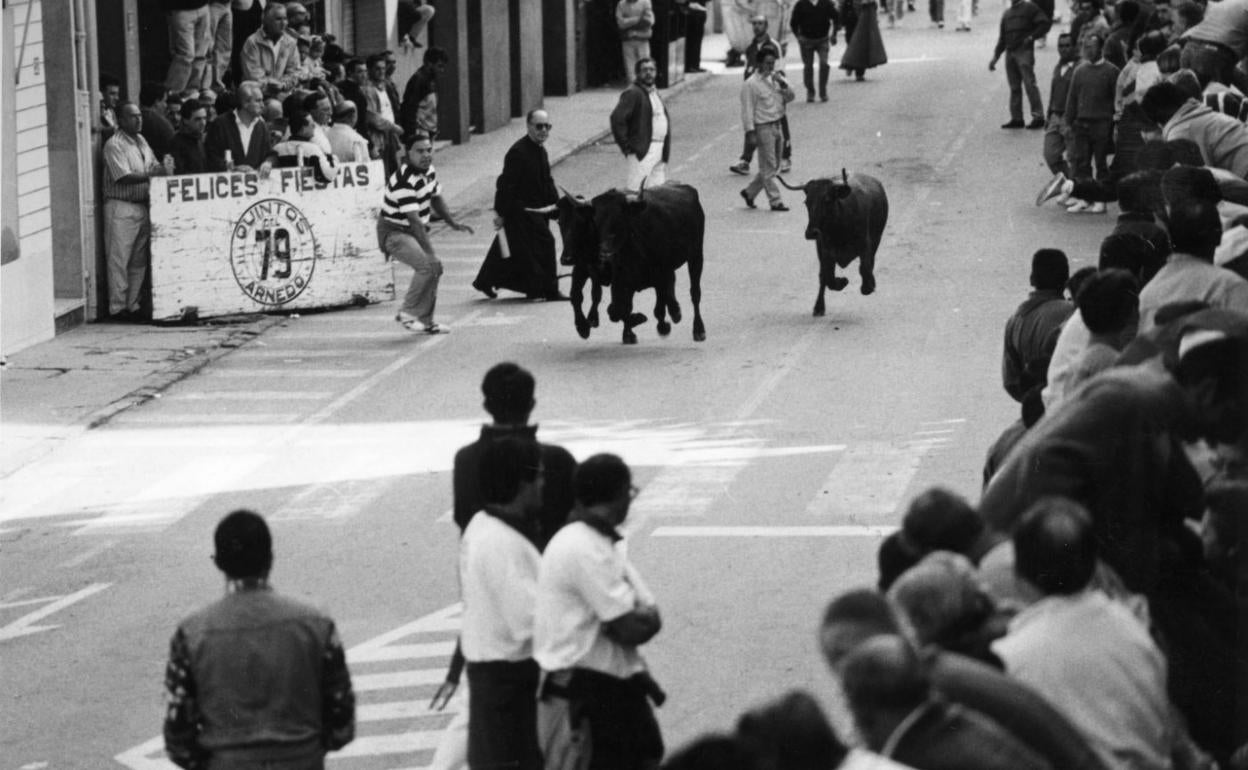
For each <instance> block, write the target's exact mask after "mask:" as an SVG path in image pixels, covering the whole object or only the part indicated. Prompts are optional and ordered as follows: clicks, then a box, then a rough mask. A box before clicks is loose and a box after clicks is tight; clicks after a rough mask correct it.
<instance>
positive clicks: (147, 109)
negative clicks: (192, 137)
mask: <svg viewBox="0 0 1248 770" xmlns="http://www.w3.org/2000/svg"><path fill="white" fill-rule="evenodd" d="M166 94H167V92H166V91H165V85H164V83H158V82H156V81H154V80H152V81H148V82H146V83H144V84H143V86H142V87H141V88H140V89H139V107H140V108H141V111H142V113H143V131H142V134H143V138H144V139H146V140H147V146H148V147H151V148H152V152H153V153H154V154H155V155H156V159H157V160H164V158H165V156H166V155H168V154H169V146H170V143H171V142H172V141H173V124H172V123H170V122H169V117H168V113H167V112H166V111H165V96H166Z"/></svg>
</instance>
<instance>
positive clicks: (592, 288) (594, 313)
mask: <svg viewBox="0 0 1248 770" xmlns="http://www.w3.org/2000/svg"><path fill="white" fill-rule="evenodd" d="M600 302H602V284H600V283H598V282H597V281H595V280H593V279H592V278H591V279H590V283H589V316H588V317H589V325H590V326H592V327H593V328H595V329H597V328H598V304H599V303H600Z"/></svg>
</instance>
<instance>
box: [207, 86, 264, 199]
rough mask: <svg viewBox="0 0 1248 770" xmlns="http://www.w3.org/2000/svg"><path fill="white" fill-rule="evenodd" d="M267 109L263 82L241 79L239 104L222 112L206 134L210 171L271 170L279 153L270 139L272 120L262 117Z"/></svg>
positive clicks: (262, 171) (261, 171)
mask: <svg viewBox="0 0 1248 770" xmlns="http://www.w3.org/2000/svg"><path fill="white" fill-rule="evenodd" d="M263 109H264V93H263V92H262V91H261V90H260V84H259V83H256V82H254V81H250V80H248V81H244V82H243V83H241V84H240V85H239V86H238V106H237V107H235V108H234V109H233V110H231V111H229V112H226V113H224V114H222V115H218V116H217V119H216V120H214V121H212V123H211V124H209V126H208V130H207V133H206V134H205V136H204V152H205V153H206V154H207V156H208V170H209V171H258V172H260V174H261V176H264V175H266V174H268V170H269V168H271V167H272V166H273V160H274V157H275V156H274V154H273V149H272V144H271V143H270V141H269V127H268V124H266V123H265V122H264V118H262V117H260V113H261V111H262V110H263ZM244 133H246V140H245V141H244ZM227 153H228V155H227Z"/></svg>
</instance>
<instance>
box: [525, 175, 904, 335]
mask: <svg viewBox="0 0 1248 770" xmlns="http://www.w3.org/2000/svg"><path fill="white" fill-rule="evenodd" d="M781 181H782V182H783V181H784V180H781ZM784 185H785V186H786V187H788V188H789V189H791V190H802V191H803V192H804V193H805V196H806V212H807V216H808V221H807V223H806V232H805V235H806V238H807V240H813V241H815V242H816V249H817V252H818V256H819V294H818V298H817V299H816V301H815V307H814V315H816V316H821V315H823V314H824V290H825V289H832V290H833V291H841V290H842V289H844V288H845V287H846V286H847V285H848V284H849V280H848V279H846V278H843V277H838V276H837V275H836V268H837V267H838V266H839V267H841V268H842V269H844V268H846V267H848V266H849V264H850V263H851V262H853V261H854V260H855V259H857V260H858V261H859V275H860V276H861V277H862V293H863V294H870V293H872V292H873V291H875V253H876V250H877V249H878V248H879V245H880V237H881V235H882V234H883V232H884V226H885V224H886V223H887V221H888V198H887V196H886V195H885V194H884V186H883V185H882V184H880V182H879V180H877V179H875V178H874V177H870V176H867V175H866V174H852V175H851V174H847V173H846V172H845V171H844V170H842V171H841V178H840V179H835V178H821V179H813V180H811V181H809V182H806V183H805V184H804V185H802V186H800V187H793V186H792V185H789V184H788V183H787V182H784ZM541 211H542V212H543V213H551V214H553V213H557V214H558V220H559V229H560V232H561V234H562V236H563V255H562V256H561V258H560V262H562V263H563V264H564V265H567V266H570V267H571V268H572V289H571V298H572V307H573V312H574V313H575V316H576V331H577V333H578V334H580V335H581V337H582V338H585V339H588V338H589V334H590V330H591V329H592V328H594V327H596V326H598V322H599V317H598V305H599V303H600V302H601V300H602V289H603V287H604V286H605V287H609V288H610V290H611V297H610V301H609V302H608V304H607V317H608V318H609V319H610V320H611V321H616V322H620V323H623V325H624V343H625V344H626V345H632V344H636V342H637V334H636V333H635V332H634V331H633V329H634V327H636V326H638V325H639V324H643V323H645V322H646V321H647V320H648V319H647V317H646V315H645V314H644V313H640V312H636V311H634V310H633V298H634V296H635V295H636V294H637V293H638V292H640V291H643V290H645V289H654V293H655V300H654V316H655V320H656V322H657V328H658V332H659V334H660V335H663V336H666V335H667V334H668V333H670V332H671V330H672V327H671V324H669V323H668V320H667V319H668V318H669V317H670V318H671V323H680V319H681V315H682V312H681V309H680V302H679V301H678V300H677V298H676V271H678V270H679V269H680V268H681V267H685V266H687V267H688V272H689V299H690V301H691V302H692V304H693V339H694V340H695V341H697V342H702V341H703V340H705V339H706V326H705V325H704V324H703V322H702V311H701V303H702V267H703V264H704V254H703V251H702V241H703V236H704V235H705V231H706V214H705V212H704V211H703V210H702V202H701V200H700V199H699V197H698V191H697V190H696V189H694V188H693V187H691V186H689V185H687V184H680V183H676V182H669V183H667V184H663V185H659V186H657V187H651V188H649V189H644V188H643V189H642V191H641V192H640V193H637V194H632V193H625V192H623V191H620V190H608V191H607V192H604V193H602V194H601V195H598V196H596V197H594V198H593V200H589V201H587V200H585V199H584V198H582V197H580V196H575V195H572V194H571V193H569V192H567V191H566V190H565V191H563V195H562V196H561V197H560V198H559V200H558V202H557V203H555V204H553V207H547V208H546V209H542V210H541ZM586 284H589V286H590V306H589V312H588V313H586V312H585V310H584V308H583V303H584V300H585V285H586Z"/></svg>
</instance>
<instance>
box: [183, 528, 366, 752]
mask: <svg viewBox="0 0 1248 770" xmlns="http://www.w3.org/2000/svg"><path fill="white" fill-rule="evenodd" d="M213 540H214V543H215V545H216V553H215V555H214V556H213V561H215V562H216V564H217V568H218V569H220V570H221V571H222V572H223V573H225V579H226V595H225V597H224V598H222V599H220V600H219V601H217V602H215V603H213V604H210V605H209V606H207V607H205V608H204V609H202V610H200V611H199V612H197V613H195V614H194V615H192V616H190V617H189V618H187V619H186V620H184V621H182V623H180V624H179V625H178V630H177V632H176V633H175V634H174V636H173V641H172V642H171V643H170V649H169V664H168V667H167V668H166V671H165V689H166V691H167V698H168V706H167V708H166V709H165V749H166V751H168V753H169V758H170V759H172V760H173V761H174V762H175V763H177V764H178V765H179V766H180V767H184V768H187V769H188V770H199V769H200V768H208V767H253V766H254V767H260V766H262V765H263V766H264V767H291V768H294V767H299V768H308V770H311V769H312V768H322V767H324V758H325V752H326V751H334V750H336V749H340V748H342V747H343V746H345V745H347V744H348V743H350V742H351V740H352V738H354V737H355V695H354V693H353V692H352V689H351V674H350V673H349V672H348V671H347V660H346V654H345V653H344V652H343V649H342V641H341V640H340V639H339V637H338V631H337V629H335V627H334V622H333V621H332V620H330V619H329V618H328V617H326V616H325V615H323V614H322V613H320V612H318V611H317V610H315V609H313V608H312V607H310V606H307V605H305V604H303V603H302V602H297V601H294V600H293V599H288V598H286V597H283V596H279V595H278V594H277V593H275V592H274V591H273V589H272V588H271V587H270V586H269V570H270V568H271V567H272V566H273V539H272V536H271V535H270V534H269V528H268V525H267V524H265V521H264V519H263V518H261V517H260V516H259V515H258V514H255V513H252V512H251V511H246V510H239V511H234V512H233V513H231V514H229V515H228V516H226V517H225V518H223V519H222V520H221V523H220V524H218V525H217V530H216V533H215V534H214V536H213Z"/></svg>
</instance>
